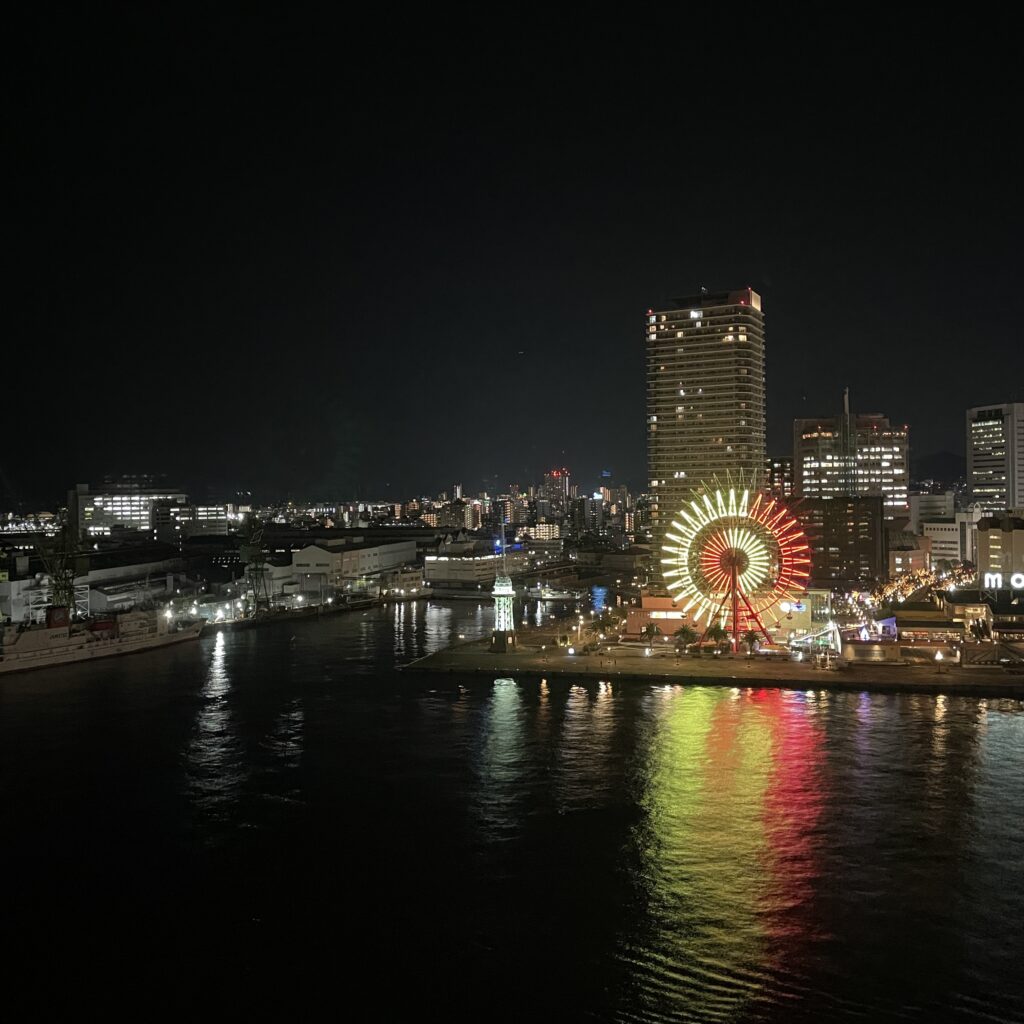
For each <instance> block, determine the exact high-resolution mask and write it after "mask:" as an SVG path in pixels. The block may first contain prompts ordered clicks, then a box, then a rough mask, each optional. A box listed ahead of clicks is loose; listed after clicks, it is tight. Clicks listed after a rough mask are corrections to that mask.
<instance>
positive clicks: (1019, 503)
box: [967, 402, 1024, 512]
mask: <svg viewBox="0 0 1024 1024" xmlns="http://www.w3.org/2000/svg"><path fill="white" fill-rule="evenodd" d="M967 488H968V490H969V492H970V498H971V501H972V502H977V503H978V504H980V505H981V507H982V508H983V509H984V510H985V511H986V512H1004V511H1006V510H1007V509H1019V508H1024V402H1008V403H1006V404H1004V405H984V406H977V407H976V408H974V409H968V410H967Z"/></svg>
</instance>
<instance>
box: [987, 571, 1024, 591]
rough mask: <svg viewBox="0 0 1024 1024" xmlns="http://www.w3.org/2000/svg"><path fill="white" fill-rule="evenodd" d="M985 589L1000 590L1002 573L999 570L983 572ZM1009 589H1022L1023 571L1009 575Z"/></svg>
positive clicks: (1023, 581) (1023, 582)
mask: <svg viewBox="0 0 1024 1024" xmlns="http://www.w3.org/2000/svg"><path fill="white" fill-rule="evenodd" d="M984 589H985V590H1002V589H1004V588H1003V574H1002V573H1001V572H987V573H985V588H984ZM1009 589H1010V590H1024V572H1015V573H1013V574H1012V575H1011V576H1010V587H1009Z"/></svg>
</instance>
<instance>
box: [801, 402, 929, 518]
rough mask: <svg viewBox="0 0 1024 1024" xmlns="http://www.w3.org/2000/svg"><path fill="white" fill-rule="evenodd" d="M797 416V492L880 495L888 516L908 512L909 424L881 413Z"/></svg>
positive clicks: (804, 494) (822, 495) (818, 495)
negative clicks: (901, 422) (895, 422)
mask: <svg viewBox="0 0 1024 1024" xmlns="http://www.w3.org/2000/svg"><path fill="white" fill-rule="evenodd" d="M846 404H847V407H846V409H845V410H844V412H843V413H841V414H840V415H838V416H832V417H821V418H818V419H810V418H802V419H798V420H794V421H793V487H794V494H796V495H798V496H800V497H804V498H835V497H840V496H842V497H874V498H881V499H882V508H883V512H884V515H885V518H886V519H895V518H897V517H900V516H905V515H907V513H908V512H909V507H910V506H909V500H908V490H907V488H908V481H909V478H910V474H909V469H910V453H909V428H908V427H907V426H905V425H904V426H894V425H892V424H891V423H890V422H889V420H888V418H887V417H886V416H883V415H882V414H881V413H851V412H850V411H849V407H848V403H846Z"/></svg>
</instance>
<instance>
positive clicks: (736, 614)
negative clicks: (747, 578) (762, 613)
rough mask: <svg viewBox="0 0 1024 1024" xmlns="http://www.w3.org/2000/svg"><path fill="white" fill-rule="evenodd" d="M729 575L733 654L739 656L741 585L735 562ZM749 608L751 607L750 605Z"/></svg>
mask: <svg viewBox="0 0 1024 1024" xmlns="http://www.w3.org/2000/svg"><path fill="white" fill-rule="evenodd" d="M729 575H730V580H729V585H730V589H731V590H732V653H733V654H738V653H739V649H740V585H739V583H738V582H737V579H736V562H735V561H734V562H733V564H732V568H731V570H730V573H729ZM744 600H746V598H744ZM747 607H750V606H749V605H748V606H747Z"/></svg>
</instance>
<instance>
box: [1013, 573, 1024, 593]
mask: <svg viewBox="0 0 1024 1024" xmlns="http://www.w3.org/2000/svg"><path fill="white" fill-rule="evenodd" d="M1010 587H1011V588H1012V589H1013V590H1024V572H1015V573H1014V574H1013V575H1012V576H1011V577H1010Z"/></svg>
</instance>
